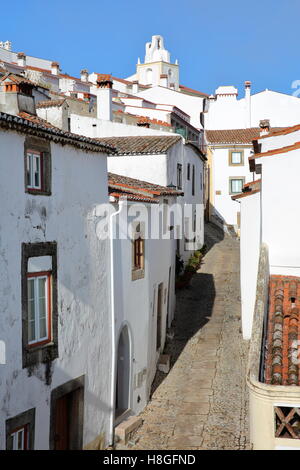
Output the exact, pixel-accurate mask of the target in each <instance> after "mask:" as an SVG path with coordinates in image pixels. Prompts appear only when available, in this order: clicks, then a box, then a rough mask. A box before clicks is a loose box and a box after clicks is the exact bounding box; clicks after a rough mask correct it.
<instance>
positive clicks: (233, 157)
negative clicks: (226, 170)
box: [228, 150, 244, 166]
mask: <svg viewBox="0 0 300 470" xmlns="http://www.w3.org/2000/svg"><path fill="white" fill-rule="evenodd" d="M228 163H229V165H231V166H232V165H244V152H243V150H229V162H228Z"/></svg>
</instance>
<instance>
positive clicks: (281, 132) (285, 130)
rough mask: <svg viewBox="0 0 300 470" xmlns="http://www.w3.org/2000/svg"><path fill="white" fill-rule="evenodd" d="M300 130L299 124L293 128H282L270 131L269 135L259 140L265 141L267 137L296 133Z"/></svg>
mask: <svg viewBox="0 0 300 470" xmlns="http://www.w3.org/2000/svg"><path fill="white" fill-rule="evenodd" d="M299 130H300V124H296V125H295V126H290V127H283V128H281V129H279V130H275V131H271V132H269V134H266V135H262V136H261V137H259V139H266V138H267V137H276V136H277V135H286V134H291V133H292V132H296V131H299Z"/></svg>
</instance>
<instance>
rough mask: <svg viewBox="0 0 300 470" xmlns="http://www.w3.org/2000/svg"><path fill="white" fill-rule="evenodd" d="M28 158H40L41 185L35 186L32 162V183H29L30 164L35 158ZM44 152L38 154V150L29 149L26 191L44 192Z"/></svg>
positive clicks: (27, 154)
mask: <svg viewBox="0 0 300 470" xmlns="http://www.w3.org/2000/svg"><path fill="white" fill-rule="evenodd" d="M28 157H35V158H36V157H38V159H39V185H35V184H34V179H35V175H34V174H35V172H34V169H33V164H32V162H31V166H30V183H28V162H29V161H30V160H33V158H28ZM43 182H44V178H43V152H38V151H37V150H32V149H28V150H27V152H26V189H27V190H29V191H43Z"/></svg>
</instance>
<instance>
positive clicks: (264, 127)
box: [259, 119, 270, 136]
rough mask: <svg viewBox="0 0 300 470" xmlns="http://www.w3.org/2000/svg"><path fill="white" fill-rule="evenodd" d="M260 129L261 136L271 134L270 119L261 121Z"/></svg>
mask: <svg viewBox="0 0 300 470" xmlns="http://www.w3.org/2000/svg"><path fill="white" fill-rule="evenodd" d="M259 127H260V135H261V136H262V135H266V134H269V132H270V120H269V119H262V120H261V121H259Z"/></svg>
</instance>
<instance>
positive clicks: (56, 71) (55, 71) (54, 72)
mask: <svg viewBox="0 0 300 470" xmlns="http://www.w3.org/2000/svg"><path fill="white" fill-rule="evenodd" d="M51 73H52V75H58V74H59V62H52V64H51Z"/></svg>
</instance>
